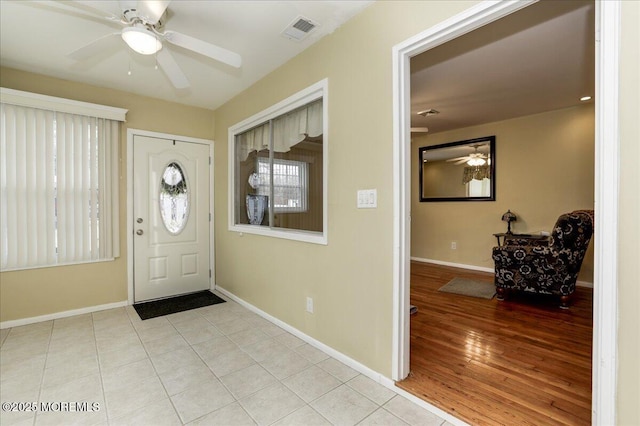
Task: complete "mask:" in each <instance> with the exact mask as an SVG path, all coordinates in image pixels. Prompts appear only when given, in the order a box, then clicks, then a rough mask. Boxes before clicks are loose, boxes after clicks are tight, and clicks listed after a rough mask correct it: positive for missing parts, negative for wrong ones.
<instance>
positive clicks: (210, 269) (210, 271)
mask: <svg viewBox="0 0 640 426" xmlns="http://www.w3.org/2000/svg"><path fill="white" fill-rule="evenodd" d="M209 278H211V269H209Z"/></svg>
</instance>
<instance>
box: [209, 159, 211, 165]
mask: <svg viewBox="0 0 640 426" xmlns="http://www.w3.org/2000/svg"><path fill="white" fill-rule="evenodd" d="M209 165H211V157H209Z"/></svg>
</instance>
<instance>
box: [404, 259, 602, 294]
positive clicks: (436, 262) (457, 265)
mask: <svg viewBox="0 0 640 426" xmlns="http://www.w3.org/2000/svg"><path fill="white" fill-rule="evenodd" d="M411 260H414V261H416V262H421V263H433V264H434V265H442V266H451V267H453V268H460V269H468V270H472V271H481V272H491V273H493V268H487V267H485V266H476V265H465V264H463V263H453V262H444V261H442V260H434V259H424V258H421V257H414V256H412V257H411ZM576 286H578V287H587V288H593V283H590V282H588V281H576Z"/></svg>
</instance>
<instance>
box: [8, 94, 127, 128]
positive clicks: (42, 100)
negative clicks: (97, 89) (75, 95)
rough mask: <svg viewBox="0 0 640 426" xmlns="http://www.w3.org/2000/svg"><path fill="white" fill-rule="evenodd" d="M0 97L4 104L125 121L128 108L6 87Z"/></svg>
mask: <svg viewBox="0 0 640 426" xmlns="http://www.w3.org/2000/svg"><path fill="white" fill-rule="evenodd" d="M0 99H1V100H2V102H3V103H6V104H12V105H19V106H25V107H31V108H39V109H46V110H48V111H58V112H66V113H69V114H78V115H86V116H88V117H97V118H106V119H109V120H116V121H126V115H127V112H128V110H126V109H123V108H116V107H111V106H106V105H99V104H92V103H89V102H81V101H75V100H72V99H65V98H57V97H55V96H47V95H41V94H39V93H31V92H23V91H22V90H15V89H7V88H6V87H0Z"/></svg>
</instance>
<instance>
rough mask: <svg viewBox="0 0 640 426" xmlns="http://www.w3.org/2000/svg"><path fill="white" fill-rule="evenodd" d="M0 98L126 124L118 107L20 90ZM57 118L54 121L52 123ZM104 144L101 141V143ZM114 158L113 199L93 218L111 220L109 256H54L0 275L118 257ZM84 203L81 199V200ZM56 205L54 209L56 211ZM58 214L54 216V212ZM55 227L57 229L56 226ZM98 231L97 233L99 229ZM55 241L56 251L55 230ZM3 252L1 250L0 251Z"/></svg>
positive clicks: (5, 91)
mask: <svg viewBox="0 0 640 426" xmlns="http://www.w3.org/2000/svg"><path fill="white" fill-rule="evenodd" d="M0 95H1V98H2V103H3V104H7V105H12V106H18V107H24V108H29V109H34V110H44V111H49V112H52V113H54V114H55V113H62V114H66V115H74V116H81V117H84V118H89V119H104V120H109V121H112V122H120V123H122V122H125V121H126V114H127V112H128V110H127V109H124V108H117V107H112V106H107V105H100V104H94V103H89V102H81V101H76V100H73V99H66V98H59V97H55V96H49V95H42V94H39V93H32V92H26V91H22V90H16V89H10V88H6V87H0ZM56 119H57V118H54V121H55V120H56ZM121 128H122V126H121V124H119V125H118V130H117V132H116V134H115V135H116V136H117V138H118V142H117V143H116V147H115V149H116V151H115V152H116V153H117V152H119V145H120V142H119V141H120V134H121ZM100 143H103V142H100ZM117 158H118V157H117V156H116V157H115V158H113V161H115V169H111V168H109V167H107V168H106V169H105V170H106V173H107V178H106V179H108V180H110V181H111V184H112V190H113V191H115V196H114V198H113V199H112V200H110V205H109V204H108V203H107V206H106V207H105V206H103V205H100V206H99V207H98V209H99V211H100V212H101V213H100V215H99V216H98V217H96V220H97V221H100V220H102V219H104V220H107V221H110V224H111V234H112V235H111V240H110V241H109V238H107V239H106V240H105V241H106V243H103V244H106V245H107V246H109V245H110V246H111V248H110V249H107V250H110V254H106V255H104V256H99V257H96V258H93V259H73V260H59V259H58V257H57V256H56V260H55V262H52V263H50V262H45V263H34V264H30V265H17V266H10V267H0V272H10V271H23V270H32V269H41V268H56V267H59V266H70V265H81V264H89V263H100V262H111V261H113V260H115V259H116V258H118V257H120V238H119V234H120V222H119V210H120V209H119V201H120V197H119V195H118V194H119V189H118V187H119V185H118V184H117V183H116V182H117V181H118V179H119V172H118V165H119V164H118V160H117ZM53 177H54V180H55V192H56V194H57V191H58V184H59V182H58V178H59V174H58V173H57V172H56V173H55V174H54V176H53ZM99 190H100V191H103V190H104V188H99ZM57 198H58V195H56V198H54V201H53V203H54V204H56V205H57ZM82 201H84V200H82ZM57 209H58V206H56V210H57ZM56 214H57V213H56ZM56 227H57V226H56ZM98 232H99V230H98ZM53 235H54V239H55V240H56V243H55V246H56V251H58V250H59V249H60V246H59V245H58V234H57V231H56V232H54V234H53ZM2 250H4V247H3V248H2Z"/></svg>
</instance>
